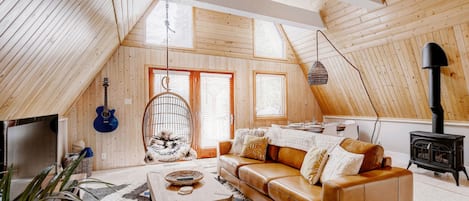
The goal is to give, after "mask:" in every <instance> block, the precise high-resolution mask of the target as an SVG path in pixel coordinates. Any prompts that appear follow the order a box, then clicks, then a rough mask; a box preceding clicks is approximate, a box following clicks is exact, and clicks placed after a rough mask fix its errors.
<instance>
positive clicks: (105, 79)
mask: <svg viewBox="0 0 469 201" xmlns="http://www.w3.org/2000/svg"><path fill="white" fill-rule="evenodd" d="M103 86H104V114H108V112H109V109H108V107H107V87H108V86H109V81H108V79H107V77H105V78H104V84H103Z"/></svg>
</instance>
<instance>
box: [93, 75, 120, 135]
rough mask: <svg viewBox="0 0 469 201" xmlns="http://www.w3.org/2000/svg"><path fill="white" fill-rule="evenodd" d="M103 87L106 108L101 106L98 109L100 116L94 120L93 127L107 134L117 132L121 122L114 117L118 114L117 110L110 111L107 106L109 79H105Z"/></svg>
mask: <svg viewBox="0 0 469 201" xmlns="http://www.w3.org/2000/svg"><path fill="white" fill-rule="evenodd" d="M103 86H104V106H99V107H98V108H96V113H98V116H97V117H96V119H94V123H93V126H94V129H96V130H97V131H99V132H102V133H107V132H112V131H114V130H116V128H117V126H118V125H119V122H118V121H117V118H116V117H115V116H114V112H116V110H114V109H111V110H110V109H109V108H108V106H107V87H108V86H109V82H108V79H107V77H105V78H104V83H103Z"/></svg>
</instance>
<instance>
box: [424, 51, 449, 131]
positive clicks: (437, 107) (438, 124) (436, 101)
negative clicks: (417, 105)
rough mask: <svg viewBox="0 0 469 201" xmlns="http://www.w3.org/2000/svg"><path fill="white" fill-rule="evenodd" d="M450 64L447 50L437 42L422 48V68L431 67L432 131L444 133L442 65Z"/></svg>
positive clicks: (429, 86)
mask: <svg viewBox="0 0 469 201" xmlns="http://www.w3.org/2000/svg"><path fill="white" fill-rule="evenodd" d="M441 66H448V59H447V58H446V54H445V51H444V50H443V49H442V48H441V47H440V46H439V45H438V44H436V43H433V42H431V43H427V44H425V46H424V47H423V49H422V68H423V69H429V70H430V72H429V74H428V75H429V77H428V82H429V83H428V95H429V97H428V102H429V104H430V109H431V110H432V132H433V133H441V134H443V133H444V131H443V123H444V111H443V107H441V98H440V96H441V87H440V85H441V81H440V80H441V79H440V67H441Z"/></svg>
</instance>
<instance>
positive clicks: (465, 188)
mask: <svg viewBox="0 0 469 201" xmlns="http://www.w3.org/2000/svg"><path fill="white" fill-rule="evenodd" d="M386 155H389V156H391V157H392V159H393V162H392V163H393V166H397V167H402V168H407V164H408V160H409V158H408V156H407V155H402V154H399V153H393V152H386ZM409 170H411V171H412V172H413V173H414V201H469V180H467V178H466V175H465V174H464V173H463V172H462V171H461V172H459V186H456V182H455V181H454V178H453V175H452V174H451V173H444V174H438V175H435V174H434V173H433V171H429V170H425V169H423V168H417V165H414V164H413V165H412V166H410V168H409Z"/></svg>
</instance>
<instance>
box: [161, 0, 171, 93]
mask: <svg viewBox="0 0 469 201" xmlns="http://www.w3.org/2000/svg"><path fill="white" fill-rule="evenodd" d="M168 10H169V3H168V0H166V19H165V21H164V24H165V26H166V76H164V77H163V78H161V86H162V87H163V88H164V89H165V90H166V92H168V91H169V90H170V89H169V20H168V13H169V11H168ZM165 84H166V85H165Z"/></svg>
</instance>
